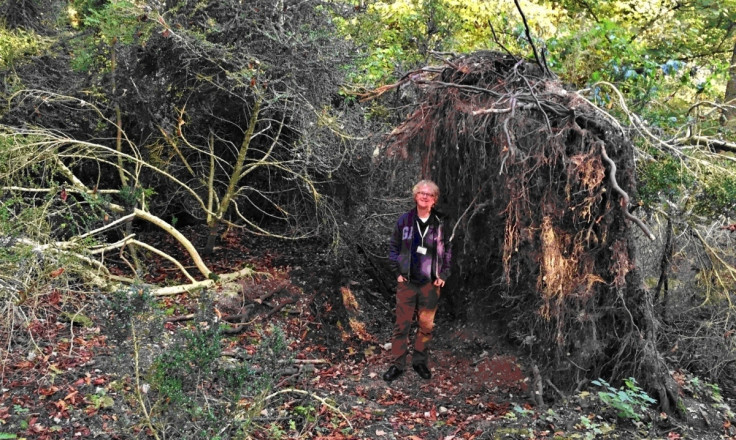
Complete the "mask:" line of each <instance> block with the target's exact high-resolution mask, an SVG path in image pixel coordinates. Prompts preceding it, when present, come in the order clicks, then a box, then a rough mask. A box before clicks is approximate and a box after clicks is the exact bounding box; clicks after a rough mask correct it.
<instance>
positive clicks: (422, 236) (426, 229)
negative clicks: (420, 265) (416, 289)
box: [417, 220, 429, 247]
mask: <svg viewBox="0 0 736 440" xmlns="http://www.w3.org/2000/svg"><path fill="white" fill-rule="evenodd" d="M427 231H429V224H427V227H426V228H424V233H422V227H421V226H420V225H419V220H417V232H419V236H420V237H421V238H422V247H424V236H425V235H427Z"/></svg>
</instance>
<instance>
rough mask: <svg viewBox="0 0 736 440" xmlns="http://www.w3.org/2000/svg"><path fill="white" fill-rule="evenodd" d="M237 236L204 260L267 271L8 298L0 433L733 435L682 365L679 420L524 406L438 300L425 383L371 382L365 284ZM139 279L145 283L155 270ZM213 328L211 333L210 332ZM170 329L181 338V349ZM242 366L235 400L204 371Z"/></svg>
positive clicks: (509, 352)
mask: <svg viewBox="0 0 736 440" xmlns="http://www.w3.org/2000/svg"><path fill="white" fill-rule="evenodd" d="M248 242H249V243H250V245H248V246H246V245H243V244H242V243H243V241H242V240H241V239H240V238H237V240H236V239H235V238H233V239H232V240H231V241H230V242H229V245H228V246H227V248H222V249H220V250H218V253H217V254H216V255H215V256H213V257H212V259H210V264H211V265H212V266H213V267H218V268H219V269H225V268H226V266H230V267H236V266H238V267H242V264H245V263H247V264H250V265H251V266H253V267H254V268H255V269H256V270H258V271H259V272H261V273H267V274H268V276H267V277H266V276H259V277H256V278H255V279H254V280H250V281H247V282H243V283H239V284H236V285H234V286H233V285H230V286H222V288H221V289H219V290H217V291H215V292H212V295H210V297H209V299H206V300H205V299H203V297H202V296H201V295H189V294H182V295H177V296H171V297H159V298H153V297H146V295H145V292H144V291H143V290H144V289H140V290H138V291H129V292H128V293H124V294H119V293H118V294H101V293H97V294H92V293H81V292H74V293H73V294H71V292H60V291H57V290H54V291H51V292H47V293H44V294H39V295H36V296H34V297H33V299H32V300H31V301H32V303H29V304H25V305H23V306H22V307H19V308H18V310H19V312H18V313H16V314H15V315H14V316H16V317H17V318H18V320H17V322H14V323H10V324H9V325H8V326H7V328H8V329H9V330H8V331H6V332H5V334H3V335H2V337H3V339H2V341H3V344H4V347H7V350H5V349H4V350H3V354H2V397H1V398H0V439H14V438H18V439H22V438H27V439H72V438H100V439H133V438H136V439H143V438H161V439H163V438H174V439H181V438H202V439H216V438H217V439H227V438H253V439H282V438H294V439H296V438H305V439H306V438H321V439H387V440H389V439H411V440H417V439H421V440H434V439H440V440H453V439H553V438H554V439H593V438H622V439H634V438H657V439H670V440H672V439H736V428H734V427H732V426H731V422H732V421H734V419H733V413H731V411H730V409H729V406H730V407H732V406H733V401H730V400H729V397H728V396H726V397H723V396H721V395H720V394H719V393H714V392H712V391H713V387H712V386H710V388H709V387H708V386H705V385H706V384H703V383H701V382H700V381H698V380H696V378H692V377H690V376H688V375H687V373H685V372H682V371H676V372H673V374H675V375H678V376H677V377H676V378H677V379H678V383H680V384H681V385H682V396H683V409H684V414H687V416H685V417H682V416H680V417H674V416H668V415H666V414H663V413H660V412H658V411H657V410H656V409H654V408H647V409H644V408H637V407H634V408H633V414H635V415H636V417H634V418H631V417H629V418H625V417H619V416H617V411H616V409H614V408H612V406H611V405H606V404H604V403H603V402H602V401H601V399H600V398H599V397H598V394H597V391H599V390H600V388H599V387H595V386H593V385H589V387H590V388H589V389H587V390H582V391H580V392H577V393H575V394H573V395H569V396H565V397H563V396H562V395H561V394H558V393H557V392H556V391H555V390H550V389H549V387H546V389H545V397H546V398H547V401H546V402H545V403H546V405H545V406H538V405H536V404H534V402H533V399H532V398H531V396H532V394H531V391H530V390H531V388H532V387H533V386H534V384H535V383H537V381H536V380H535V378H534V375H533V373H532V368H531V366H530V365H528V364H526V363H525V361H524V359H525V357H524V356H522V355H521V354H520V352H519V351H518V350H516V349H515V348H514V347H513V346H510V345H508V344H507V343H505V342H504V341H503V340H502V339H501V338H499V336H498V335H494V334H493V333H492V332H490V331H489V330H488V329H487V328H484V326H483V325H481V323H475V324H471V323H463V322H459V321H458V320H456V319H453V318H452V317H451V315H450V314H449V313H447V312H446V311H440V313H439V314H438V317H437V322H436V332H435V339H434V345H433V347H434V349H433V352H432V360H431V362H430V367H431V370H432V373H433V377H432V378H431V379H430V380H423V379H421V378H420V377H418V376H417V375H416V374H415V373H414V371H413V370H411V369H408V371H406V372H405V373H404V374H403V375H402V376H401V377H400V378H399V379H397V380H396V381H394V382H392V383H386V382H384V381H383V380H382V379H381V375H382V374H383V372H384V371H385V370H386V369H387V367H388V366H389V364H390V356H389V350H388V347H389V346H388V345H387V343H388V342H389V341H390V335H391V329H392V310H391V308H392V305H391V304H390V298H387V297H386V294H385V293H384V294H381V293H378V292H376V291H375V290H374V282H373V280H371V279H370V278H369V277H368V276H367V275H366V274H361V273H355V274H354V277H351V279H346V278H345V276H344V275H343V276H336V275H335V273H334V272H335V268H334V267H333V265H334V260H333V259H331V258H330V257H329V252H328V251H327V250H325V249H322V247H321V246H320V245H319V244H317V243H313V244H303V243H301V244H299V245H296V246H295V245H293V244H289V243H283V242H273V241H270V240H265V239H258V240H251V239H249V241H248ZM149 272H150V274H149V277H150V278H149V279H150V280H151V281H153V280H157V281H160V278H161V277H164V278H165V277H166V274H167V273H170V269H167V267H166V265H165V264H163V263H162V264H161V266H160V267H157V268H152V269H151V270H150V271H149ZM233 316H239V318H238V319H237V322H242V323H243V324H242V325H239V324H237V323H233V320H231V319H229V317H233ZM21 318H23V319H21ZM213 323H215V325H214V327H217V325H220V326H221V328H222V329H226V331H223V332H222V333H212V328H213ZM485 327H487V326H485ZM276 328H278V329H280V330H278V331H276V330H274V329H276ZM208 331H209V333H208ZM187 332H188V333H187ZM276 333H278V334H281V336H282V339H283V345H284V350H283V351H282V352H281V354H280V355H279V354H278V353H276V351H277V350H276V347H275V345H278V344H277V343H275V342H274V341H277V340H279V338H274V335H275V334H276ZM182 334H185V335H189V336H187V337H188V338H189V339H188V340H189V341H190V342H191V341H194V343H193V344H191V343H190V344H189V345H186V344H183V345H182V341H184V342H186V341H187V339H186V338H184V339H182V338H181V335H182ZM197 334H198V335H205V338H200V339H196V337H195V336H192V335H197ZM207 335H210V336H212V335H216V338H219V340H217V341H212V340H208V339H207V338H206V336H207ZM276 336H278V335H276ZM192 338H194V339H192ZM268 338H271V339H268ZM277 342H278V341H277ZM177 344H178V345H177ZM269 344H271V345H270V346H268V345H269ZM208 346H212V347H215V349H216V350H217V353H216V355H215V356H214V357H213V358H212V359H209V358H207V356H208V351H207V350H206V348H207V347H208ZM176 347H178V348H176ZM263 349H265V351H263ZM177 350H178V351H177ZM187 350H188V351H187ZM167 353H168V354H167ZM258 353H267V354H268V353H270V355H271V357H272V358H271V359H270V360H269V359H268V356H266V355H263V356H261V357H258V356H259V355H258ZM274 353H275V354H274ZM190 355H191V356H190ZM187 356H189V357H187ZM257 359H259V360H257ZM205 361H206V362H205ZM177 362H178V363H177ZM246 362H251V363H252V364H253V366H254V368H253V369H251V370H247V374H245V375H244V376H243V377H244V378H245V380H243V381H240V382H237V381H236V382H237V384H236V385H232V384H231V385H230V386H231V387H232V386H237V387H240V388H239V389H240V391H239V393H237V395H236V396H235V395H234V394H232V393H231V392H229V391H228V389H227V387H228V385H227V384H226V383H225V382H227V381H225V380H222V377H223V376H222V375H220V373H222V372H223V371H224V372H226V374H231V375H232V374H234V373H232V372H233V371H241V372H242V371H245V370H238V369H237V367H233V366H232V365H239V363H240V364H242V363H246ZM259 366H260V368H261V369H260V370H259ZM197 368H200V369H199V370H198V369H197ZM181 372H185V373H187V374H190V375H191V376H195V377H194V378H190V379H191V381H190V382H191V383H189V382H187V381H188V380H189V379H187V377H185V376H181V377H180V376H177V374H179V373H181ZM228 372H230V373H228ZM157 373H158V374H157ZM264 377H267V378H270V380H265V381H263V380H261V379H264ZM171 378H178V380H179V382H172V381H170V380H167V379H171ZM218 378H219V379H218ZM259 378H260V379H259ZM249 381H251V382H249ZM227 383H230V382H227ZM256 383H258V384H260V385H258V386H260V387H262V388H260V389H259V388H258V386H256V385H255V384H256ZM172 384H173V385H172ZM264 384H265V385H264ZM176 387H178V388H176ZM172 389H173V391H172ZM177 390H178V391H181V393H180V394H177V392H176V391H177ZM244 390H248V391H244ZM709 390H710V391H711V392H709ZM233 396H235V397H233ZM549 396H552V398H549ZM624 397H625V396H624ZM177 399H178V400H177ZM729 404H730V405H729ZM177 405H179V406H177ZM619 409H620V408H619ZM636 418H638V420H637V419H636Z"/></svg>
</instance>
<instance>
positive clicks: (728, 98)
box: [723, 42, 736, 125]
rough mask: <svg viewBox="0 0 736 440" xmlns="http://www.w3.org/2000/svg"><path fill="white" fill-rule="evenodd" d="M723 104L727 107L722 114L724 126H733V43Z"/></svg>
mask: <svg viewBox="0 0 736 440" xmlns="http://www.w3.org/2000/svg"><path fill="white" fill-rule="evenodd" d="M723 102H725V103H726V105H727V106H728V107H727V108H726V110H725V112H724V114H725V118H726V125H734V124H735V123H736V122H734V121H735V120H736V42H734V46H733V51H732V53H731V65H730V66H729V68H728V82H727V83H726V94H725V96H724V97H723Z"/></svg>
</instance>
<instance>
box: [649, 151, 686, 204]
mask: <svg viewBox="0 0 736 440" xmlns="http://www.w3.org/2000/svg"><path fill="white" fill-rule="evenodd" d="M637 174H638V178H639V186H638V190H639V197H640V199H641V201H642V202H643V203H645V204H646V205H657V204H659V203H660V201H662V200H664V199H667V200H676V199H678V198H680V197H681V196H682V193H683V192H684V191H685V190H686V189H688V188H691V187H692V185H693V184H694V182H695V179H694V177H693V176H692V175H691V174H690V173H688V172H687V170H686V169H684V167H683V163H682V161H681V160H679V159H677V158H675V157H672V156H662V157H659V158H658V159H657V160H649V161H639V162H638V163H637Z"/></svg>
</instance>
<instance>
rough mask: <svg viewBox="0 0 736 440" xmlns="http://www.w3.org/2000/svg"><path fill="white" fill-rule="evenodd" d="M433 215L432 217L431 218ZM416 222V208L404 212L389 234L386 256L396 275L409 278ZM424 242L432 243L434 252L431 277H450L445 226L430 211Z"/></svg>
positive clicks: (445, 278) (449, 253)
mask: <svg viewBox="0 0 736 440" xmlns="http://www.w3.org/2000/svg"><path fill="white" fill-rule="evenodd" d="M431 217H434V218H431ZM416 224H417V209H416V208H413V209H412V210H411V211H409V212H407V213H405V214H404V215H402V216H401V217H399V220H398V221H397V222H396V227H395V228H394V232H393V234H392V235H391V241H390V243H389V250H388V258H389V260H390V261H391V267H392V269H393V271H394V273H395V275H396V276H397V277H398V276H399V275H403V276H404V278H406V279H411V274H410V273H409V272H410V270H411V252H412V241H413V239H414V228H415V227H416ZM424 239H425V242H426V243H429V242H432V243H434V245H435V246H434V248H435V253H434V255H432V278H433V279H437V278H440V279H442V280H447V278H449V277H450V261H451V258H452V251H451V249H450V243H448V242H447V239H446V237H445V227H444V224H443V223H442V219H441V218H440V217H439V216H438V215H437V213H435V212H434V211H432V212H431V213H430V221H429V226H428V227H427V235H425V238H424Z"/></svg>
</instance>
